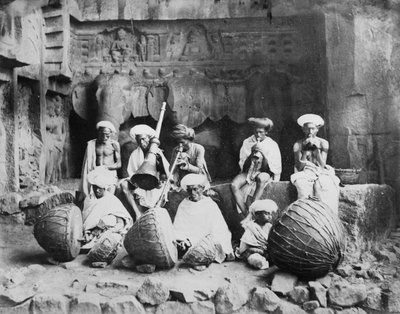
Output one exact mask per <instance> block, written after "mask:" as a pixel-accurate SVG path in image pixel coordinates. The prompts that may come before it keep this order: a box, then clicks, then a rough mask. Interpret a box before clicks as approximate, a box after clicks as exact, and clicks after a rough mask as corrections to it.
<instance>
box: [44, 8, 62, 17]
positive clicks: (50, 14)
mask: <svg viewBox="0 0 400 314" xmlns="http://www.w3.org/2000/svg"><path fill="white" fill-rule="evenodd" d="M62 14H63V11H62V10H61V9H59V10H50V11H46V10H43V17H44V18H45V19H47V18H50V17H55V16H62Z"/></svg>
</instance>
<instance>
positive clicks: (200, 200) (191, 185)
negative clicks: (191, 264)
mask: <svg viewBox="0 0 400 314" xmlns="http://www.w3.org/2000/svg"><path fill="white" fill-rule="evenodd" d="M181 187H182V189H184V190H186V192H187V193H188V195H189V196H188V197H187V198H185V199H184V200H183V201H182V202H181V203H180V204H179V206H178V210H177V212H176V216H175V220H174V229H175V235H176V241H177V244H178V251H181V253H184V252H185V251H186V250H187V249H188V248H189V247H190V246H191V245H196V244H197V243H198V242H199V241H200V240H202V239H203V238H204V237H206V236H208V235H211V236H212V238H213V239H214V241H215V242H216V243H218V244H220V246H221V248H222V251H223V253H224V254H226V255H227V258H228V259H232V258H233V249H232V244H231V237H232V235H231V232H230V231H229V229H228V226H227V224H226V222H225V220H224V217H223V216H222V214H221V211H220V210H219V208H218V205H217V204H216V203H215V202H214V201H213V200H212V199H211V198H210V197H208V196H205V195H204V191H205V190H206V189H208V188H209V183H208V180H207V178H206V177H205V176H204V175H202V174H193V173H192V174H188V175H186V176H185V177H184V178H183V179H182V181H181Z"/></svg>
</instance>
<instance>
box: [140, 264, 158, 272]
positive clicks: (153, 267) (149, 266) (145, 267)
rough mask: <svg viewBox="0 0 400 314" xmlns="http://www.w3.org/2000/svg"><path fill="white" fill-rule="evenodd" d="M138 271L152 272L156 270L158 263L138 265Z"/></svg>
mask: <svg viewBox="0 0 400 314" xmlns="http://www.w3.org/2000/svg"><path fill="white" fill-rule="evenodd" d="M136 271H137V272H139V273H145V274H151V273H154V272H155V271H156V265H154V264H142V265H136Z"/></svg>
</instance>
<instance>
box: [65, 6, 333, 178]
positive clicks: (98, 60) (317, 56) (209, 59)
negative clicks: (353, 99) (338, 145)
mask: <svg viewBox="0 0 400 314" xmlns="http://www.w3.org/2000/svg"><path fill="white" fill-rule="evenodd" d="M323 23H324V22H323V17H322V15H318V14H311V15H304V16H292V17H277V18H275V19H274V23H273V24H269V23H268V20H267V19H265V18H259V19H257V18H253V19H230V20H210V21H183V20H182V21H147V22H144V21H142V22H133V23H128V22H118V23H116V22H112V23H111V22H109V23H107V24H105V23H103V22H98V23H90V24H89V23H77V24H74V25H72V29H71V47H70V51H71V68H72V70H73V71H75V72H76V76H75V78H76V80H75V81H74V82H73V85H74V86H73V93H72V101H73V107H74V110H75V112H76V113H77V114H78V115H79V116H80V117H82V118H83V119H90V117H92V118H93V117H97V120H100V119H104V118H108V119H109V120H110V121H112V122H113V123H114V124H115V125H116V126H117V127H119V126H120V125H121V124H123V123H124V122H126V121H127V120H128V119H129V117H130V116H133V117H134V118H139V117H146V116H151V117H152V118H153V119H155V120H158V115H159V111H160V106H161V103H162V101H163V100H167V102H168V111H167V118H168V119H169V120H170V121H172V122H176V123H184V124H186V125H188V126H190V127H195V128H200V129H202V128H201V126H202V125H203V124H204V123H205V122H206V120H207V119H209V120H211V121H213V122H217V121H220V120H221V119H222V118H224V117H227V118H228V120H230V121H231V122H232V123H237V124H243V123H245V122H246V119H247V118H248V117H250V116H268V117H270V118H272V119H273V120H274V122H275V125H276V127H275V129H274V131H273V132H272V134H271V136H272V137H273V138H274V139H275V140H277V141H278V142H280V141H287V140H288V139H287V138H286V134H285V133H282V130H283V128H284V127H285V123H286V122H285V121H286V120H289V121H294V120H295V119H296V118H297V116H298V115H300V114H302V113H304V112H306V111H309V110H313V111H314V112H317V113H321V114H324V113H325V107H324V106H325V105H324V103H325V102H324V94H323V92H321V85H322V84H323V82H325V81H326V79H325V72H324V71H325V68H324V67H323V64H324V61H323V60H324V56H325V54H324V34H323V31H320V29H321V26H322V25H323ZM92 125H93V123H92ZM217 133H219V134H221V132H220V130H219V131H218V132H217ZM233 133H236V131H234V132H232V134H233ZM235 135H238V134H235ZM249 135H250V134H249V133H248V132H242V133H241V134H240V135H239V136H234V135H231V136H230V138H229V139H227V141H228V142H236V141H240V142H241V141H242V140H243V139H244V138H245V137H247V136H249ZM219 140H220V141H221V140H222V141H226V139H219ZM295 140H296V139H295V138H292V139H290V141H291V143H290V146H291V145H292V144H293V142H294V141H295ZM212 141H213V140H212V137H209V136H208V137H207V136H206V137H203V143H204V144H205V146H206V147H207V146H209V148H213V147H214V148H215V146H214V143H212ZM122 144H123V143H122ZM229 145H230V146H231V147H232V148H230V149H229V152H228V154H230V155H232V156H234V157H232V158H234V159H235V160H234V161H233V164H236V162H237V160H236V159H237V155H238V149H239V148H240V145H231V144H229ZM237 146H238V147H237ZM219 148H220V147H218V149H219ZM236 150H237V151H236ZM214 159H217V157H216V156H215V158H214ZM210 162H211V161H210ZM214 162H215V161H214ZM216 168H218V165H216ZM233 171H236V168H235V170H233ZM232 175H233V173H230V176H232Z"/></svg>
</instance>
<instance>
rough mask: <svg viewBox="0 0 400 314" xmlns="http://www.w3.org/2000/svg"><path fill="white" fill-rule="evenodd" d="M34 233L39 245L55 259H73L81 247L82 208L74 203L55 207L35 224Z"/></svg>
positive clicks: (65, 260) (66, 260)
mask: <svg viewBox="0 0 400 314" xmlns="http://www.w3.org/2000/svg"><path fill="white" fill-rule="evenodd" d="M33 234H34V236H35V238H36V240H37V241H38V243H39V245H40V246H41V247H42V248H43V249H45V250H46V252H47V253H49V254H50V255H51V256H52V257H53V258H54V259H55V260H57V261H59V262H68V261H71V260H73V259H74V258H75V257H76V256H77V255H78V254H79V250H80V248H81V243H80V241H79V240H80V239H81V238H82V235H83V227H82V214H81V210H80V209H79V208H78V207H77V206H75V205H74V204H63V205H59V206H57V207H54V208H53V209H51V210H49V211H48V212H47V213H46V214H45V215H44V216H42V218H41V219H40V220H39V221H38V222H37V223H36V224H35V226H34V229H33Z"/></svg>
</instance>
